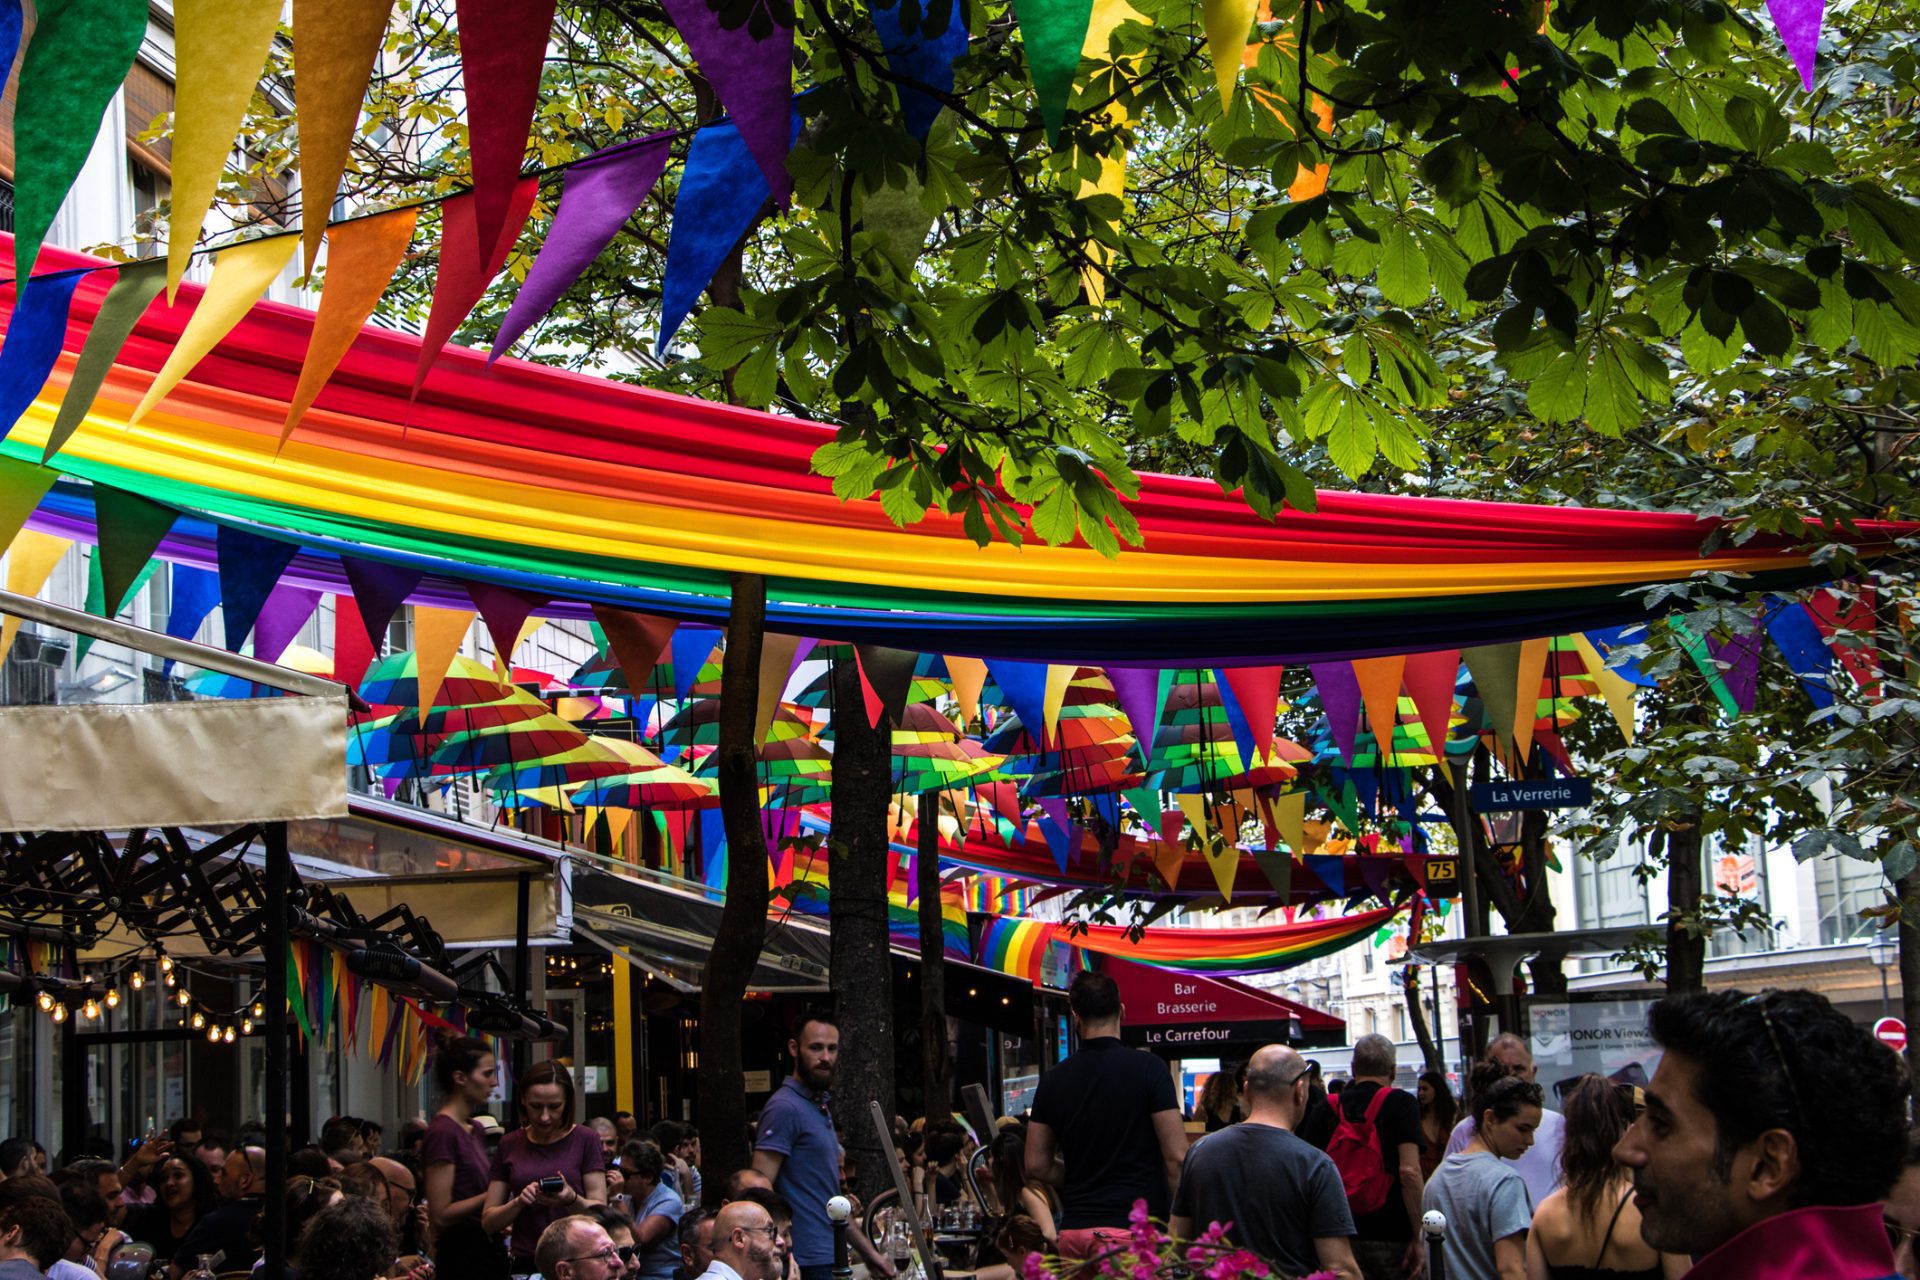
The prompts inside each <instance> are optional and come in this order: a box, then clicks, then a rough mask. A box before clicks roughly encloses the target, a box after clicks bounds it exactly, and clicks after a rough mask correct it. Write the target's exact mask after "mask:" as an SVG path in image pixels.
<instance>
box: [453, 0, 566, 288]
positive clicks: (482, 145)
mask: <svg viewBox="0 0 1920 1280" xmlns="http://www.w3.org/2000/svg"><path fill="white" fill-rule="evenodd" d="M553 10H554V0H455V3H454V22H455V26H456V27H457V29H458V34H459V37H460V76H461V83H462V85H463V86H464V87H465V89H466V99H467V151H468V154H469V155H471V156H472V157H473V202H474V207H473V215H474V228H475V231H476V233H477V234H476V235H475V237H474V239H475V243H476V244H481V245H491V244H493V243H495V242H496V241H497V240H499V238H500V236H501V234H502V232H503V231H505V229H506V228H507V227H508V226H509V225H513V226H516V227H517V226H518V220H517V219H515V218H514V216H513V212H512V207H513V204H514V198H513V197H514V186H515V184H516V183H518V182H519V181H520V165H521V162H522V161H524V160H525V159H526V156H527V138H528V135H529V134H530V133H531V132H532V130H533V109H534V106H535V104H536V103H537V102H538V101H539V97H540V71H541V69H542V67H544V66H545V64H546V60H547V40H548V38H549V37H550V36H551V34H552V31H553ZM475 264H476V265H479V260H478V258H477V257H476V260H475Z"/></svg>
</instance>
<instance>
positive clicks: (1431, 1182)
mask: <svg viewBox="0 0 1920 1280" xmlns="http://www.w3.org/2000/svg"><path fill="white" fill-rule="evenodd" d="M1420 1209H1421V1212H1423V1213H1426V1212H1430V1211H1432V1210H1434V1209H1438V1210H1439V1211H1440V1212H1442V1213H1444V1214H1446V1215H1447V1240H1446V1245H1445V1249H1446V1258H1447V1280H1500V1268H1499V1267H1497V1266H1495V1265H1494V1261H1493V1242H1494V1241H1496V1240H1504V1239H1506V1238H1507V1237H1508V1236H1510V1235H1513V1234H1515V1233H1517V1232H1524V1231H1526V1230H1527V1228H1528V1227H1530V1226H1532V1225H1533V1198H1532V1197H1531V1196H1529V1195H1528V1194H1527V1184H1526V1180H1525V1179H1523V1178H1522V1177H1521V1176H1520V1175H1519V1174H1518V1173H1516V1172H1514V1170H1513V1167H1512V1166H1511V1165H1508V1164H1506V1163H1504V1162H1502V1161H1501V1160H1500V1159H1499V1158H1497V1157H1496V1156H1494V1155H1493V1154H1492V1153H1490V1152H1485V1151H1476V1152H1474V1153H1473V1154H1471V1155H1467V1154H1464V1153H1462V1154H1459V1155H1451V1156H1448V1157H1447V1158H1446V1159H1445V1160H1444V1161H1442V1162H1441V1164H1440V1167H1439V1168H1438V1169H1435V1170H1434V1171H1433V1177H1432V1178H1430V1179H1428V1181H1427V1193H1426V1195H1424V1196H1423V1197H1421V1200H1420Z"/></svg>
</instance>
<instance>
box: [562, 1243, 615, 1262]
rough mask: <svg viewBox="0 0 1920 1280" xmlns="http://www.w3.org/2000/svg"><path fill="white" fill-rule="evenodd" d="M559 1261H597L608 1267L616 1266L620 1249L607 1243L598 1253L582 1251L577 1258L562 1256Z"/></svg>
mask: <svg viewBox="0 0 1920 1280" xmlns="http://www.w3.org/2000/svg"><path fill="white" fill-rule="evenodd" d="M560 1261H562V1262H599V1263H604V1264H605V1265H607V1266H609V1267H617V1266H619V1265H620V1251H619V1250H618V1249H615V1248H614V1247H613V1246H612V1245H608V1246H607V1247H606V1248H604V1249H602V1250H600V1252H598V1253H583V1254H581V1255H580V1256H579V1257H577V1258H562V1259H560Z"/></svg>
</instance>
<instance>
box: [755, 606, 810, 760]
mask: <svg viewBox="0 0 1920 1280" xmlns="http://www.w3.org/2000/svg"><path fill="white" fill-rule="evenodd" d="M812 648H813V641H811V640H802V639H801V638H800V637H799V636H783V635H781V634H779V633H778V632H774V631H769V632H767V633H766V634H765V635H764V636H763V637H762V638H761V640H760V680H759V686H760V701H759V704H758V705H757V706H756V707H755V709H754V715H753V740H754V742H755V743H763V742H765V741H766V740H767V734H768V733H769V732H771V731H772V729H773V718H774V716H775V715H777V714H778V713H779V711H780V699H781V695H782V694H784V693H786V691H787V682H788V681H789V680H791V679H793V669H794V667H795V665H797V664H798V663H799V662H800V660H801V659H802V658H804V657H806V656H807V653H808V652H809V651H811V650H812Z"/></svg>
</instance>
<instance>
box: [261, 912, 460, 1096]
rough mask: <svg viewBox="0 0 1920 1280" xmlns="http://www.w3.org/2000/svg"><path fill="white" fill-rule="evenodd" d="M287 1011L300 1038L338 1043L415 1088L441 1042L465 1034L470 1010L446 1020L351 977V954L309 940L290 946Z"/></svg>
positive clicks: (452, 1012)
mask: <svg viewBox="0 0 1920 1280" xmlns="http://www.w3.org/2000/svg"><path fill="white" fill-rule="evenodd" d="M289 952H290V954H289V958H290V961H291V963H290V964H289V965H288V966H287V991H286V999H287V1006H288V1008H289V1009H291V1010H292V1012H293V1016H294V1021H295V1023H296V1024H297V1025H298V1027H299V1034H300V1036H301V1038H302V1039H304V1040H305V1041H306V1042H307V1043H308V1044H310V1045H312V1046H313V1047H314V1048H316V1049H319V1048H323V1047H328V1046H331V1045H334V1044H338V1045H340V1046H341V1047H343V1048H345V1049H346V1050H348V1051H349V1052H359V1053H362V1054H364V1055H365V1056H367V1057H369V1058H372V1059H373V1060H374V1061H375V1062H376V1063H378V1065H379V1066H381V1067H382V1068H390V1069H392V1070H393V1071H395V1072H396V1073H397V1074H398V1075H399V1077H400V1079H401V1080H403V1081H405V1082H406V1083H407V1084H414V1083H416V1082H417V1081H418V1080H419V1079H420V1076H421V1074H422V1073H423V1072H424V1071H425V1070H426V1065H427V1060H428V1058H429V1057H431V1055H432V1050H433V1044H434V1041H435V1039H436V1038H437V1037H438V1036H439V1035H440V1034H441V1033H446V1034H448V1035H463V1034H465V1031H466V1010H465V1009H464V1008H462V1007H461V1006H459V1005H453V1006H450V1007H449V1009H448V1016H447V1017H441V1016H440V1015H439V1014H437V1013H435V1012H433V1010H431V1009H430V1008H428V1007H427V1006H426V1005H425V1004H422V1003H420V1002H419V1001H416V1000H414V999H412V998H411V997H409V996H404V995H399V994H397V993H395V992H392V991H389V990H388V989H387V988H385V987H383V986H380V985H379V984H378V983H374V982H370V981H368V980H367V979H365V978H360V977H357V976H356V975H354V974H353V973H351V972H349V971H348V969H347V958H346V953H345V952H343V951H340V950H338V949H336V948H332V947H327V946H323V945H322V944H320V943H318V942H315V941H313V940H311V939H307V938H295V939H294V940H293V941H292V942H291V943H290V944H289Z"/></svg>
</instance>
